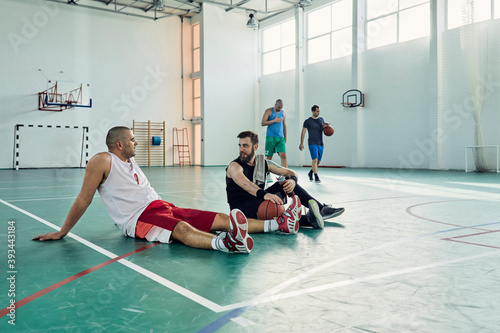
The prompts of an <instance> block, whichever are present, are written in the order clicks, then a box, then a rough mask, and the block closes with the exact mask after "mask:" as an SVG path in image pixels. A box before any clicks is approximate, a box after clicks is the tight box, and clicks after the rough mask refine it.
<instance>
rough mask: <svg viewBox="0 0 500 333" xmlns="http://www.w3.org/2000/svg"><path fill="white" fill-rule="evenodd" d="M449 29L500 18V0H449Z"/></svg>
mask: <svg viewBox="0 0 500 333" xmlns="http://www.w3.org/2000/svg"><path fill="white" fill-rule="evenodd" d="M447 7H448V29H453V28H457V27H461V26H463V25H466V24H471V23H476V22H481V21H486V20H490V19H493V18H495V19H497V18H500V0H474V1H462V0H448V3H447Z"/></svg>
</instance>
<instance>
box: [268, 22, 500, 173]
mask: <svg viewBox="0 0 500 333" xmlns="http://www.w3.org/2000/svg"><path fill="white" fill-rule="evenodd" d="M289 17H290V16H289V15H287V16H283V17H282V18H281V20H280V19H278V18H274V19H273V24H275V23H279V22H283V21H285V20H287V19H289ZM305 24H306V25H307V22H306V23H305ZM481 25H482V26H483V27H481V29H479V30H481V31H482V33H486V34H487V36H488V37H487V38H486V40H487V42H485V43H484V44H485V45H483V46H484V47H486V50H487V51H486V52H485V53H484V54H483V55H480V56H479V58H481V59H482V60H481V61H480V62H479V63H480V64H481V67H483V68H484V67H486V70H485V71H484V72H483V73H481V74H480V75H479V83H478V84H476V85H478V86H483V88H485V89H486V90H487V97H486V98H484V104H483V112H482V117H481V118H482V127H481V129H482V133H483V138H484V141H483V143H484V144H486V145H500V131H499V128H500V113H499V112H498V105H499V104H500V89H499V87H500V66H498V59H500V44H499V43H498V36H500V20H494V21H487V22H485V23H482V24H481ZM266 27H268V26H266ZM485 27H486V28H485ZM433 41H437V42H436V47H433V44H432V43H433ZM463 52H464V51H463V48H462V44H461V40H460V29H454V30H451V31H444V32H443V33H440V34H439V35H437V34H436V35H435V36H431V37H425V38H419V39H416V40H412V41H408V42H404V43H395V44H391V45H387V46H383V47H378V48H375V49H371V50H362V51H360V52H359V53H358V58H357V63H356V64H354V66H353V65H352V64H351V59H350V57H346V58H341V59H334V60H328V61H324V62H320V63H316V64H311V65H305V66H304V68H303V72H304V88H303V91H299V92H297V91H295V90H294V89H295V78H296V76H295V71H288V72H284V73H276V74H271V75H266V76H263V77H261V78H260V79H259V80H260V87H259V94H260V98H259V103H260V110H262V112H263V110H264V109H265V108H266V107H268V106H269V105H270V104H271V103H272V101H274V100H275V99H276V98H278V97H281V96H286V97H284V98H288V100H289V102H288V103H287V100H285V109H287V110H300V109H301V108H302V109H303V110H304V113H302V114H301V113H299V117H298V119H290V120H289V122H288V126H289V127H294V128H298V127H301V124H302V122H303V121H304V119H305V118H307V117H309V116H310V107H311V106H312V105H313V104H318V105H319V106H320V108H321V116H322V117H323V118H325V120H326V121H327V122H331V123H332V125H333V127H334V129H335V134H334V135H333V136H332V137H330V138H325V156H324V159H323V163H322V164H323V165H328V166H347V167H371V168H402V169H456V170H460V169H461V170H463V169H464V160H465V158H464V146H467V145H475V140H474V125H475V123H474V119H473V116H472V112H471V108H470V105H468V101H469V99H470V98H471V97H470V94H469V90H468V88H467V86H468V83H467V81H468V80H467V77H466V70H465V67H466V66H467V61H466V60H465V58H464V55H463ZM352 59H354V60H356V57H353V58H352ZM353 78H357V81H358V82H357V84H356V85H354V84H353V81H352V80H353ZM350 88H357V89H360V90H361V91H362V92H363V93H365V100H366V102H365V107H364V108H357V109H356V110H347V111H346V110H344V109H343V108H342V107H341V106H340V105H339V103H340V99H341V96H342V94H343V93H344V92H345V91H346V90H348V89H350ZM300 93H303V95H304V104H305V105H295V104H294V103H295V100H296V99H295V98H294V94H300ZM293 135H295V138H294V137H293ZM299 136H300V131H297V132H296V133H294V134H292V133H290V134H289V138H288V141H289V142H290V143H289V144H287V153H288V156H289V164H290V165H292V166H293V165H303V164H309V163H310V157H309V155H308V152H307V149H306V151H305V152H302V153H299V152H298V150H297V149H296V141H297V140H298V137H299ZM264 137H265V132H264ZM491 153H493V151H492V152H491ZM489 155H490V156H488V157H487V158H488V160H489V161H490V162H491V163H490V165H493V166H494V160H493V157H494V154H489ZM302 161H304V162H305V163H303V162H302Z"/></svg>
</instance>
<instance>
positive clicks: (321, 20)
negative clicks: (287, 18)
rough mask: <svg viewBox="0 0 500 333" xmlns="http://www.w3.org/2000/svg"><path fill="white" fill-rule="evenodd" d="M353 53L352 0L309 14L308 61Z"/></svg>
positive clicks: (334, 57)
mask: <svg viewBox="0 0 500 333" xmlns="http://www.w3.org/2000/svg"><path fill="white" fill-rule="evenodd" d="M350 54H352V0H342V1H339V2H336V3H334V4H332V5H330V6H326V7H323V8H320V9H317V10H314V11H311V12H309V13H308V14H307V63H308V64H312V63H315V62H319V61H323V60H328V59H336V58H340V57H344V56H347V55H350Z"/></svg>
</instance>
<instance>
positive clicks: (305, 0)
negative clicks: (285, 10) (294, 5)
mask: <svg viewBox="0 0 500 333" xmlns="http://www.w3.org/2000/svg"><path fill="white" fill-rule="evenodd" d="M310 5H312V0H300V1H299V4H298V6H299V7H302V8H304V7H309V6H310Z"/></svg>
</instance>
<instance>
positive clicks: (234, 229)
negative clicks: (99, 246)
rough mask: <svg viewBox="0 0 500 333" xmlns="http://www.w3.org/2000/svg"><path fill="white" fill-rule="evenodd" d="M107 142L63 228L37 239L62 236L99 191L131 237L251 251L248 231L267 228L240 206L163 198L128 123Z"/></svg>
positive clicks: (291, 215) (115, 129)
mask: <svg viewBox="0 0 500 333" xmlns="http://www.w3.org/2000/svg"><path fill="white" fill-rule="evenodd" d="M106 145H107V146H108V152H102V153H98V154H96V155H95V156H94V157H92V158H91V159H90V161H89V163H88V165H87V167H86V169H85V178H84V180H83V185H82V189H81V191H80V194H79V195H78V197H77V198H76V200H75V202H74V203H73V206H72V207H71V209H70V211H69V213H68V215H67V217H66V220H65V221H64V224H63V226H62V227H61V229H60V230H59V231H57V232H51V233H47V234H44V235H40V236H37V237H35V238H33V239H34V240H40V241H49V240H59V239H62V238H64V237H65V236H66V235H67V234H68V233H69V232H70V230H71V229H72V228H73V227H74V226H75V224H76V223H77V222H78V220H79V219H80V218H81V217H82V215H83V214H84V213H85V211H86V210H87V208H88V207H89V205H90V203H91V202H92V199H93V197H94V194H95V191H96V190H97V191H99V194H100V196H101V198H102V200H103V202H104V204H105V206H106V209H107V211H108V213H109V215H110V217H111V218H112V219H113V221H114V222H115V224H116V225H117V226H118V227H119V228H120V230H121V231H122V232H123V233H124V234H125V235H126V236H129V237H135V238H145V239H146V240H148V241H151V242H162V243H171V242H173V241H176V242H181V243H183V244H185V245H187V246H190V247H194V248H199V249H212V250H219V251H222V252H232V253H250V251H251V250H252V248H253V240H252V238H251V237H250V236H249V235H248V233H255V232H264V221H258V220H254V219H249V220H247V218H246V217H245V215H244V214H243V213H242V212H241V211H240V210H238V209H235V210H232V211H231V213H230V215H229V216H228V215H226V214H222V213H215V212H210V211H202V210H197V209H190V208H180V207H176V206H175V205H174V204H172V203H169V202H166V201H163V200H161V197H160V196H159V195H158V194H157V193H156V191H155V190H154V189H153V188H152V187H151V185H150V183H149V181H148V179H147V178H146V176H145V175H144V173H143V172H142V171H141V169H140V168H139V166H138V165H137V163H136V162H135V160H134V159H133V157H134V156H135V149H136V146H137V145H138V142H137V141H135V137H134V134H133V133H132V131H131V130H130V129H129V128H128V127H123V126H118V127H113V128H112V129H110V130H109V132H108V134H107V136H106ZM292 206H293V205H292ZM298 209H299V208H298V206H297V205H296V206H293V207H291V208H289V210H288V211H287V214H288V215H287V219H286V220H287V221H288V220H292V222H291V223H292V224H293V220H294V219H295V224H296V221H297V220H298V218H297V214H298ZM294 216H295V218H294ZM295 224H293V226H294V227H295ZM215 231H221V233H219V234H218V235H215V234H213V233H212V232H215Z"/></svg>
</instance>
